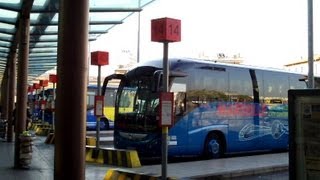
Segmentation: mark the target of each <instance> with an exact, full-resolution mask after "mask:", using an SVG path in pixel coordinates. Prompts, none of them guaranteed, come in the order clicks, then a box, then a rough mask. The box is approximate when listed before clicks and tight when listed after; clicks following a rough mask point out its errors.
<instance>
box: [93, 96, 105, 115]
mask: <svg viewBox="0 0 320 180" xmlns="http://www.w3.org/2000/svg"><path fill="white" fill-rule="evenodd" d="M103 99H104V97H103V96H94V115H95V116H97V117H101V116H103V107H104V101H103Z"/></svg>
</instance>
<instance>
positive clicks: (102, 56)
mask: <svg viewBox="0 0 320 180" xmlns="http://www.w3.org/2000/svg"><path fill="white" fill-rule="evenodd" d="M108 64H109V53H108V52H104V51H95V52H92V53H91V65H96V66H98V81H97V85H98V91H97V96H95V104H94V105H95V108H94V113H95V115H96V117H97V121H96V148H99V146H100V117H101V116H103V107H104V104H103V103H104V102H103V96H101V82H100V81H101V66H104V65H108Z"/></svg>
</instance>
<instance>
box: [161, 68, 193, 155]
mask: <svg viewBox="0 0 320 180" xmlns="http://www.w3.org/2000/svg"><path fill="white" fill-rule="evenodd" d="M155 76H158V88H157V89H158V91H159V92H160V91H161V90H162V87H161V85H162V71H161V70H160V71H156V72H155ZM186 76H187V74H185V73H183V72H177V71H170V74H169V89H170V92H173V93H174V103H173V104H174V106H173V112H174V119H173V124H172V126H171V127H170V130H169V137H168V138H169V143H168V145H169V146H168V150H169V152H170V154H172V155H174V154H176V155H179V154H181V152H183V151H185V150H186V148H187V146H188V139H189V138H188V122H187V117H188V116H187V113H186V111H187V110H186V108H187V107H186V88H187V85H186V78H185V77H186Z"/></svg>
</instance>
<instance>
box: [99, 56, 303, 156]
mask: <svg viewBox="0 0 320 180" xmlns="http://www.w3.org/2000/svg"><path fill="white" fill-rule="evenodd" d="M169 64H170V65H169V67H170V75H169V89H170V91H171V92H173V93H174V122H173V125H172V126H171V127H169V134H168V136H169V137H168V156H169V157H173V156H204V157H206V158H218V157H221V156H223V155H224V154H226V153H239V152H249V151H260V150H276V149H287V148H288V98H287V97H288V96H287V92H288V89H305V88H307V84H306V76H305V75H302V74H296V73H290V72H285V71H281V70H275V69H273V70H271V69H265V68H256V67H252V66H244V65H234V64H222V63H215V62H212V61H205V60H196V59H171V60H170V61H169ZM162 74H163V72H162V60H158V61H149V62H145V63H144V64H140V65H139V66H137V67H136V68H134V69H132V70H130V71H129V72H127V73H126V74H125V75H111V76H110V77H107V78H106V79H105V82H104V86H103V90H102V92H103V93H104V91H105V86H106V84H107V83H108V81H109V80H111V79H121V83H120V85H119V87H118V91H117V97H116V100H115V125H114V146H115V148H120V149H136V150H137V151H138V153H139V155H140V156H144V157H159V156H161V127H159V122H158V121H159V112H158V111H159V108H158V104H159V94H160V92H161V91H162V89H163V87H162Z"/></svg>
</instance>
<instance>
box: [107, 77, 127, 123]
mask: <svg viewBox="0 0 320 180" xmlns="http://www.w3.org/2000/svg"><path fill="white" fill-rule="evenodd" d="M125 79H126V77H125V76H124V75H123V74H112V75H110V76H107V77H106V78H105V79H104V82H103V85H102V93H101V94H102V96H104V98H105V100H104V103H105V104H104V114H105V115H107V118H110V117H113V118H111V119H112V120H114V115H115V108H114V107H115V99H114V97H112V98H113V99H110V98H111V97H110V93H111V92H110V91H117V88H118V86H119V84H120V83H122V82H123V81H125ZM110 87H112V88H110ZM112 95H113V96H114V95H115V93H114V92H112ZM106 104H107V106H106ZM111 107H112V108H111ZM111 110H112V111H111ZM108 116H109V117H108Z"/></svg>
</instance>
